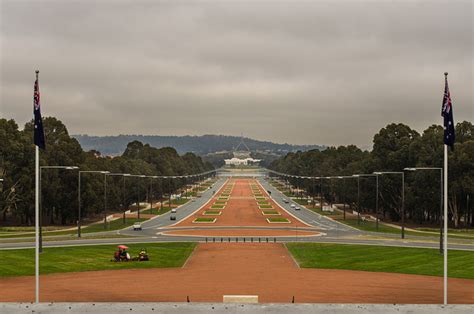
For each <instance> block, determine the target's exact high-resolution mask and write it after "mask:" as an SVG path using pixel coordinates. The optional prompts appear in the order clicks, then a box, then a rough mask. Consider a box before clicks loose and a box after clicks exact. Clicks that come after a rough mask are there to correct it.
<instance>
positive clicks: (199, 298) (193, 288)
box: [0, 243, 474, 303]
mask: <svg viewBox="0 0 474 314" xmlns="http://www.w3.org/2000/svg"><path fill="white" fill-rule="evenodd" d="M0 291H1V294H0V301H1V302H20V301H21V302H30V301H33V299H34V278H33V277H20V278H3V279H0ZM473 291H474V280H466V279H449V302H450V303H474V295H473ZM225 294H238V295H258V296H259V301H260V302H264V303H268V302H285V303H289V302H291V300H292V297H293V296H294V297H295V302H315V303H319V302H324V303H441V302H442V301H443V300H442V295H443V286H442V278H441V277H432V276H418V275H403V274H390V273H372V272H363V271H345V270H320V269H300V268H298V266H297V265H296V264H295V262H294V261H293V259H292V257H291V256H290V255H289V253H288V251H287V250H286V248H285V247H284V246H283V245H282V244H250V243H247V244H244V243H230V244H220V243H219V244H199V245H198V247H197V249H196V251H195V252H194V253H193V255H192V256H191V258H190V260H189V261H188V263H187V264H186V265H185V266H184V267H183V268H168V269H146V270H138V269H137V270H114V271H94V272H84V273H68V274H52V275H45V276H41V301H43V302H66V301H72V302H101V301H102V302H116V301H122V302H139V301H167V302H185V301H186V296H189V299H190V301H191V302H222V296H223V295H225Z"/></svg>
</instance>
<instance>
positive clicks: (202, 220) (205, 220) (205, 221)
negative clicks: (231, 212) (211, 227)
mask: <svg viewBox="0 0 474 314" xmlns="http://www.w3.org/2000/svg"><path fill="white" fill-rule="evenodd" d="M215 221H216V218H204V217H199V218H196V219H194V220H193V222H196V223H213V222H215Z"/></svg>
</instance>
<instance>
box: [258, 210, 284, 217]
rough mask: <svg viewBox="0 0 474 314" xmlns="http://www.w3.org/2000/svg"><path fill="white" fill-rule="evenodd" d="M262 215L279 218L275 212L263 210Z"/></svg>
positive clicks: (278, 214)
mask: <svg viewBox="0 0 474 314" xmlns="http://www.w3.org/2000/svg"><path fill="white" fill-rule="evenodd" d="M262 215H264V216H281V214H280V213H279V212H277V211H276V210H263V211H262Z"/></svg>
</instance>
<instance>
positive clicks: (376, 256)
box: [286, 243, 474, 279]
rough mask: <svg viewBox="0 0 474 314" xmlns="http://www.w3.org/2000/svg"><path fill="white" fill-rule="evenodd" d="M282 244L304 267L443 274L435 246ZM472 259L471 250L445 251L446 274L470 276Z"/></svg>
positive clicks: (441, 257)
mask: <svg viewBox="0 0 474 314" xmlns="http://www.w3.org/2000/svg"><path fill="white" fill-rule="evenodd" d="M286 246H287V247H288V250H289V251H290V252H291V254H292V255H293V256H294V257H295V259H296V261H297V262H298V264H299V265H300V267H304V268H326V269H348V270H363V271H374V272H390V273H403V274H416V275H430V276H442V275H443V256H442V255H441V254H439V250H438V249H424V248H405V247H388V246H373V245H352V244H329V243H288V244H287V245H286ZM473 260H474V252H473V251H460V250H449V254H448V267H449V269H448V276H449V277H454V278H468V279H474V263H473V262H472V261H473Z"/></svg>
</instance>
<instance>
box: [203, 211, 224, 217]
mask: <svg viewBox="0 0 474 314" xmlns="http://www.w3.org/2000/svg"><path fill="white" fill-rule="evenodd" d="M220 214H222V212H221V211H219V210H206V211H205V212H204V215H211V216H219V215H220Z"/></svg>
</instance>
